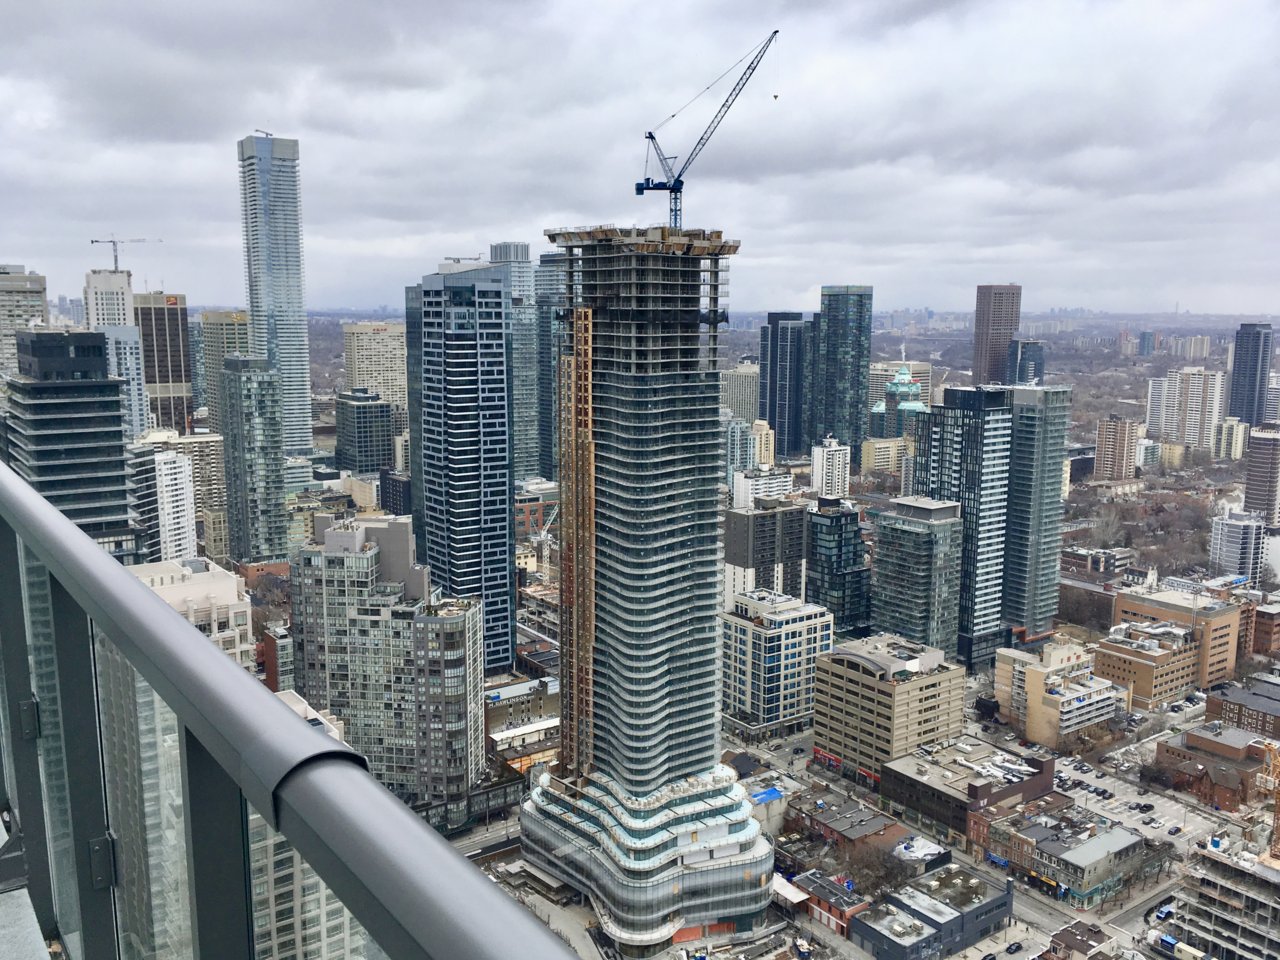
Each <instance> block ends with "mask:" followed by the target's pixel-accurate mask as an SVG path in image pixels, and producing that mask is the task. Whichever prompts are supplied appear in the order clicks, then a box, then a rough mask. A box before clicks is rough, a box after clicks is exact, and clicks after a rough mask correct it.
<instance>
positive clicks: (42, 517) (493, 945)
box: [0, 464, 571, 960]
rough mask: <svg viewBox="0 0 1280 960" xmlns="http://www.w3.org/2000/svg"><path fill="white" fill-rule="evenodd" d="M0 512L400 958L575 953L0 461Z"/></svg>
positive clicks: (358, 760)
mask: <svg viewBox="0 0 1280 960" xmlns="http://www.w3.org/2000/svg"><path fill="white" fill-rule="evenodd" d="M0 517H3V518H4V520H5V521H6V522H7V523H8V524H9V525H10V526H11V527H12V528H13V530H14V531H15V532H16V533H17V535H18V536H19V537H20V538H21V540H22V543H23V545H24V546H25V547H26V548H27V549H29V550H30V551H31V552H32V553H33V554H34V555H35V556H36V557H38V558H39V559H40V560H41V561H42V562H43V563H44V564H45V565H46V566H47V567H48V569H49V573H50V574H51V575H52V576H53V577H55V578H56V579H57V580H58V582H59V583H60V584H61V585H62V586H63V588H64V589H65V590H66V591H67V593H68V594H69V595H70V596H71V597H72V598H73V599H74V600H75V601H76V603H77V604H78V605H79V606H80V608H81V610H83V612H84V613H85V614H86V615H87V616H88V617H89V618H90V619H91V620H92V621H93V622H94V624H95V625H96V626H97V627H98V628H99V629H100V630H102V631H103V632H104V633H105V634H106V635H107V636H108V637H109V638H110V640H111V641H112V643H114V644H115V645H116V646H117V647H118V648H119V650H120V651H121V652H122V653H123V654H124V656H125V657H126V658H127V659H128V661H129V662H130V663H131V664H132V665H133V667H134V668H135V669H136V670H137V671H138V673H139V674H140V675H141V676H142V678H143V679H145V680H146V681H147V682H148V683H149V684H151V686H152V687H153V688H154V689H155V690H156V692H157V693H158V694H159V695H160V697H161V698H162V699H163V700H164V701H165V703H166V704H167V705H168V706H169V707H170V708H171V709H172V710H173V712H174V714H175V715H176V717H177V719H178V720H179V722H181V723H182V724H183V725H184V726H185V727H186V728H187V729H188V730H189V731H190V732H191V734H192V735H194V736H195V737H196V739H197V740H199V741H200V744H201V745H202V746H203V747H204V748H205V750H207V751H208V752H209V754H210V755H211V756H212V757H213V758H214V760H216V761H217V763H218V765H219V766H220V767H221V768H222V769H223V770H224V771H225V772H226V774H227V775H228V776H229V777H230V778H231V779H232V780H234V781H235V783H236V784H237V785H238V786H239V788H240V791H241V793H242V794H243V795H244V797H245V798H246V799H247V800H248V801H249V802H250V803H252V804H253V806H254V808H255V809H256V810H257V812H258V813H259V814H261V815H262V817H263V818H264V819H265V820H267V822H268V823H270V824H271V825H272V826H273V827H275V828H276V829H278V830H279V831H280V832H281V833H283V834H284V836H285V837H286V839H288V840H289V842H290V843H291V844H292V845H293V847H294V848H295V849H296V850H297V851H298V852H299V853H300V854H301V855H302V856H303V857H304V858H305V859H306V860H307V861H308V862H309V863H310V864H311V865H312V866H313V867H314V869H315V870H316V872H317V874H319V876H320V878H321V879H322V880H324V882H325V883H326V884H327V885H328V886H329V887H330V888H331V889H332V890H333V891H334V892H335V893H336V894H338V896H339V897H340V898H341V899H342V900H343V902H344V904H345V905H346V906H347V908H348V909H349V910H350V911H351V913H352V914H353V915H354V916H355V917H356V919H358V920H359V921H360V922H361V923H362V924H363V925H364V927H365V929H366V930H368V931H369V933H370V934H372V936H373V938H374V939H375V940H376V941H377V942H378V943H379V945H380V946H382V947H383V949H384V950H386V951H387V953H388V955H389V956H391V957H393V958H396V960H398V958H400V957H406V958H410V957H412V958H420V957H421V958H436V957H439V958H446V957H449V958H452V957H466V956H470V957H480V958H485V957H494V958H497V957H516V956H518V957H529V958H535V960H536V958H540V957H547V958H565V957H569V956H571V954H570V953H569V952H568V951H567V949H566V947H565V946H564V944H563V943H561V942H560V941H559V940H558V939H557V938H556V937H555V936H554V935H553V934H552V933H551V931H550V930H549V929H547V928H546V927H545V926H543V925H542V924H541V923H540V922H539V921H538V920H537V919H536V918H534V917H533V916H532V915H531V914H530V913H529V912H528V911H526V910H525V909H524V908H523V907H521V906H520V905H519V904H517V903H516V902H515V901H514V900H513V899H511V898H510V897H508V896H506V895H505V894H504V893H503V892H502V891H501V890H500V889H499V888H498V887H497V886H496V885H495V884H494V883H492V882H490V881H489V880H488V878H487V877H485V876H484V874H483V873H481V872H480V871H479V870H477V869H476V868H475V867H474V865H472V864H471V863H470V862H469V861H467V860H466V859H465V858H464V857H463V856H462V855H461V854H459V853H458V852H457V851H455V850H454V849H453V848H452V847H451V846H450V845H449V844H448V843H447V842H445V841H444V840H443V839H442V838H441V837H440V836H439V835H437V834H436V833H435V831H434V830H432V829H431V828H430V827H428V826H427V825H426V824H425V823H423V821H422V820H421V819H419V818H418V817H417V816H415V815H414V814H413V813H412V812H411V811H410V810H409V809H408V808H407V807H405V805H404V804H403V803H402V802H401V801H399V800H398V799H397V798H396V797H394V796H393V795H392V794H391V793H390V792H388V791H387V790H386V788H385V787H383V786H382V785H381V784H379V783H378V782H377V781H376V780H375V779H374V778H373V776H372V775H370V774H369V773H368V771H367V769H365V761H364V759H363V758H362V757H361V756H359V755H358V754H357V753H355V751H353V750H351V749H350V748H349V747H347V746H346V745H345V744H341V743H337V742H335V741H334V740H333V739H331V738H330V737H328V736H326V735H325V734H323V733H322V732H320V731H318V730H316V729H315V728H314V727H312V726H311V725H310V724H308V723H306V722H304V721H302V720H300V719H299V718H298V717H297V716H296V715H295V714H294V713H293V711H292V710H290V709H289V708H288V707H287V706H285V705H284V704H283V703H282V702H281V701H280V700H279V699H278V698H277V697H275V696H274V695H272V694H271V692H270V691H269V690H267V688H266V687H264V686H263V685H262V684H261V683H260V682H258V681H257V680H255V679H254V678H253V677H252V676H250V675H249V674H248V673H246V672H245V671H244V670H243V668H241V667H240V666H238V665H237V664H236V663H235V662H234V661H232V660H231V658H229V657H228V656H227V655H226V654H225V653H223V652H222V651H221V650H219V649H218V648H217V647H215V646H214V645H213V644H212V643H210V642H209V639H208V638H207V637H206V636H205V635H204V634H202V633H201V632H200V631H199V630H197V629H196V628H195V627H194V626H192V625H191V624H190V623H188V622H187V621H186V620H185V619H184V618H183V617H182V616H181V615H180V614H179V613H178V612H177V611H176V610H174V609H173V608H172V607H170V606H169V605H168V604H167V603H165V602H164V601H163V600H161V599H160V598H159V597H158V596H156V594H155V593H153V592H152V591H151V590H150V589H149V588H148V587H147V586H146V585H145V584H143V583H142V582H141V581H140V580H138V579H137V578H136V577H135V576H133V575H132V574H131V573H130V572H129V571H128V569H127V568H126V567H124V566H122V565H121V564H120V563H118V562H117V561H116V560H115V559H114V558H112V557H111V556H110V555H109V554H107V553H106V552H105V551H104V550H103V549H102V548H101V547H99V546H98V545H97V544H96V543H94V541H93V540H92V539H91V538H90V537H88V536H87V535H86V534H85V533H84V532H83V531H81V530H80V529H79V528H78V527H77V526H76V525H75V524H74V523H72V522H71V521H70V520H68V519H67V518H66V517H64V516H63V515H62V513H60V512H59V511H58V510H57V509H56V508H55V507H53V506H52V505H50V504H49V503H48V501H46V500H45V499H44V498H43V497H41V496H40V495H39V494H38V493H36V492H35V490H33V489H32V488H31V487H30V486H29V485H28V484H27V483H26V482H25V481H24V480H22V479H21V478H20V477H19V476H18V475H17V474H16V473H14V471H13V470H12V469H10V468H9V467H8V466H6V465H4V464H0Z"/></svg>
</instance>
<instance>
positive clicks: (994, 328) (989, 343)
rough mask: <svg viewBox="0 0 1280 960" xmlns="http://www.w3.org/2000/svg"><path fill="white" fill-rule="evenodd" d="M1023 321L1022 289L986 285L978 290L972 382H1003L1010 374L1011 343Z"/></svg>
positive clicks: (976, 384)
mask: <svg viewBox="0 0 1280 960" xmlns="http://www.w3.org/2000/svg"><path fill="white" fill-rule="evenodd" d="M1021 319H1022V287H1020V286H1018V284H1016V283H987V284H983V285H981V286H980V287H978V300H977V306H976V307H975V309H974V315H973V383H974V385H975V386H981V385H983V384H984V383H1004V381H1005V377H1006V375H1007V374H1008V372H1009V343H1010V342H1011V341H1012V340H1013V335H1014V334H1015V333H1017V332H1018V323H1019V321H1020V320H1021Z"/></svg>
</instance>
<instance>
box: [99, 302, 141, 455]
mask: <svg viewBox="0 0 1280 960" xmlns="http://www.w3.org/2000/svg"><path fill="white" fill-rule="evenodd" d="M98 331H99V332H100V333H101V334H102V335H103V336H105V337H106V338H107V369H108V370H109V371H110V373H111V376H113V377H116V378H117V379H119V380H120V381H121V384H120V402H121V404H122V405H123V411H124V430H125V437H126V439H129V440H132V439H134V438H135V437H138V436H141V435H142V434H144V433H146V431H147V428H148V426H149V425H150V422H151V402H150V400H148V398H147V388H146V381H145V380H144V379H143V373H142V370H143V366H142V332H141V331H140V330H139V329H138V328H137V327H135V326H134V325H133V324H131V323H130V324H127V325H119V324H107V325H104V326H101V327H99V328H98Z"/></svg>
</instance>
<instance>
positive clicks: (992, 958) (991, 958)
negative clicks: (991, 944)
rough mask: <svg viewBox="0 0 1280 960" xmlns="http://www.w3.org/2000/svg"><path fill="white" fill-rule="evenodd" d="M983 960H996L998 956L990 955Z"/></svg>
mask: <svg viewBox="0 0 1280 960" xmlns="http://www.w3.org/2000/svg"><path fill="white" fill-rule="evenodd" d="M982 960H996V955H995V954H994V953H988V954H987V955H986V956H985V957H983V958H982Z"/></svg>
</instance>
